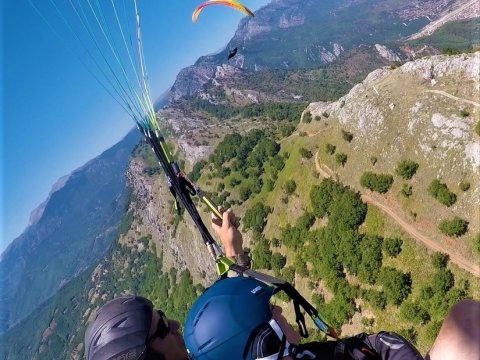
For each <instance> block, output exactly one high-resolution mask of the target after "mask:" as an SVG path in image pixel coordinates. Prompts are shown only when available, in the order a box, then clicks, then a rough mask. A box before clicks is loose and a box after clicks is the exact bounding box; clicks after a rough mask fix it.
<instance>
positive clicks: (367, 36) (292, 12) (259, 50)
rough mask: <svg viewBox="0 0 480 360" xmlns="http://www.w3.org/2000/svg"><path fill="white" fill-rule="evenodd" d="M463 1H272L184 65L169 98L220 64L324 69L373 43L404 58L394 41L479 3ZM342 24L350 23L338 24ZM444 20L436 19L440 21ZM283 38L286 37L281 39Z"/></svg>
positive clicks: (200, 82)
mask: <svg viewBox="0 0 480 360" xmlns="http://www.w3.org/2000/svg"><path fill="white" fill-rule="evenodd" d="M467 5H468V6H466V5H464V4H463V2H462V1H458V0H456V1H453V2H452V1H447V0H442V1H437V0H428V1H418V0H410V1H407V2H398V3H396V2H392V3H389V4H386V3H384V2H381V1H375V2H374V3H373V4H369V5H368V10H367V9H366V8H365V6H366V5H365V4H364V3H363V2H362V1H347V0H345V1H341V2H333V1H326V2H324V3H322V5H321V6H318V4H317V3H316V2H314V1H311V0H309V1H299V0H282V1H272V2H271V3H270V4H268V5H267V6H265V7H263V8H261V9H259V10H258V11H257V12H256V15H255V17H254V18H245V19H243V20H242V21H241V22H240V24H239V27H238V29H237V31H236V33H235V35H234V37H233V38H232V40H231V41H230V42H229V44H227V46H226V48H225V50H223V51H221V52H220V53H218V54H215V55H210V56H203V57H201V58H199V59H198V61H197V62H196V63H195V64H194V65H192V66H189V67H187V68H185V69H183V70H182V71H181V72H180V73H179V74H178V76H177V79H176V81H175V83H174V85H173V86H172V88H171V92H170V100H171V101H175V100H178V99H180V98H181V97H184V96H192V95H194V94H195V93H196V92H198V91H200V90H201V89H202V87H203V86H204V85H205V84H207V83H209V82H211V81H214V82H215V81H216V80H218V79H217V75H218V71H219V69H221V68H222V67H224V66H225V64H226V65H229V66H231V67H234V68H238V69H243V70H246V71H254V72H258V71H265V70H272V69H301V68H313V67H328V65H329V64H333V63H336V62H338V60H340V59H342V58H343V57H344V56H346V55H347V56H348V54H350V52H351V51H354V50H355V49H358V48H361V47H364V46H365V45H371V46H373V45H375V46H374V47H372V49H371V50H370V51H372V52H375V53H376V52H377V51H378V53H379V54H380V56H382V57H383V58H384V59H386V60H387V61H390V62H398V61H401V60H405V59H406V58H407V57H408V56H410V55H411V52H409V51H407V52H406V53H402V51H401V47H399V45H401V43H398V42H399V41H402V40H404V39H406V38H407V37H408V36H411V35H412V34H421V33H419V32H418V30H420V29H421V28H422V27H423V26H424V25H427V24H428V23H430V22H433V21H435V20H436V19H438V18H441V19H446V18H449V19H450V18H451V19H456V18H458V16H456V17H452V15H451V14H453V13H457V12H459V11H460V10H461V13H462V14H466V13H469V16H472V14H475V11H473V12H472V10H475V9H476V7H478V6H477V5H476V4H474V3H473V2H469V4H467ZM367 11H368V12H369V13H376V14H378V17H379V18H382V19H383V18H384V19H385V21H387V22H386V23H385V22H384V21H380V22H378V20H374V21H372V22H368V21H366V20H364V18H362V16H364V15H363V14H364V12H367ZM365 16H367V15H365ZM449 16H450V17H449ZM461 18H463V17H461ZM387 19H388V20H387ZM344 22H347V23H350V24H351V25H349V26H339V24H340V23H344ZM444 22H445V20H443V21H440V23H441V24H443V23H444ZM313 24H315V26H313ZM318 24H322V25H321V26H319V25H318ZM380 27H382V28H383V29H382V31H380ZM385 27H390V28H391V29H388V30H387V29H385ZM312 28H313V29H315V30H311V29H312ZM435 28H436V27H435ZM432 29H433V28H432ZM318 31H320V33H319V34H317V32H318ZM425 31H427V30H425ZM427 32H428V31H427ZM352 34H355V35H354V36H352ZM422 34H423V32H422ZM285 36H287V37H288V39H284V37H285ZM416 36H420V35H416ZM289 40H291V41H289ZM233 47H237V48H238V49H239V52H238V55H237V56H236V57H234V58H233V59H231V60H228V61H227V60H226V55H227V53H228V49H230V48H233ZM391 47H394V49H392V48H391ZM395 48H396V49H395ZM381 65H382V64H381V63H380V64H379V66H381ZM229 75H230V76H231V77H232V78H234V77H235V75H236V74H235V73H234V72H232V71H230V74H229Z"/></svg>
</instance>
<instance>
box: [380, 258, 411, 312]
mask: <svg viewBox="0 0 480 360" xmlns="http://www.w3.org/2000/svg"><path fill="white" fill-rule="evenodd" d="M377 281H378V283H379V284H380V285H382V286H383V290H384V292H385V295H386V297H387V302H388V303H390V304H394V305H400V304H401V303H402V302H403V300H405V299H406V298H407V296H408V294H410V292H411V290H412V280H411V277H410V274H404V273H402V272H401V271H399V270H397V269H394V268H391V267H383V268H382V269H381V270H380V273H379V274H378V279H377Z"/></svg>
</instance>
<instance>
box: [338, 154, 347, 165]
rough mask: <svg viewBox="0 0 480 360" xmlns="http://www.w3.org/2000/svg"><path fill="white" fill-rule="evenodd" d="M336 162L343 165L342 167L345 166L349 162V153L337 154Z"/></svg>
mask: <svg viewBox="0 0 480 360" xmlns="http://www.w3.org/2000/svg"><path fill="white" fill-rule="evenodd" d="M335 162H336V163H337V164H338V165H342V167H343V166H345V164H346V163H347V154H343V153H338V154H335Z"/></svg>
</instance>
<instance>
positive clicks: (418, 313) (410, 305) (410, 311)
mask: <svg viewBox="0 0 480 360" xmlns="http://www.w3.org/2000/svg"><path fill="white" fill-rule="evenodd" d="M400 316H401V317H402V318H404V319H405V320H407V321H411V322H414V323H416V324H419V325H424V324H426V323H427V322H428V321H430V314H429V313H428V311H427V310H425V309H424V308H422V307H421V306H420V305H419V304H417V303H415V302H411V301H405V302H404V303H403V304H402V305H400Z"/></svg>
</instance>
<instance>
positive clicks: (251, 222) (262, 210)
mask: <svg viewBox="0 0 480 360" xmlns="http://www.w3.org/2000/svg"><path fill="white" fill-rule="evenodd" d="M271 211H272V209H270V208H269V207H268V206H265V205H263V204H262V203H261V202H257V203H255V205H253V206H252V207H251V208H250V209H248V210H247V211H245V216H244V217H243V225H244V226H245V229H247V230H248V229H252V230H253V231H256V232H258V233H261V232H262V231H263V228H264V227H265V224H266V222H267V220H266V219H267V215H268V214H269V213H270V212H271Z"/></svg>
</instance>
